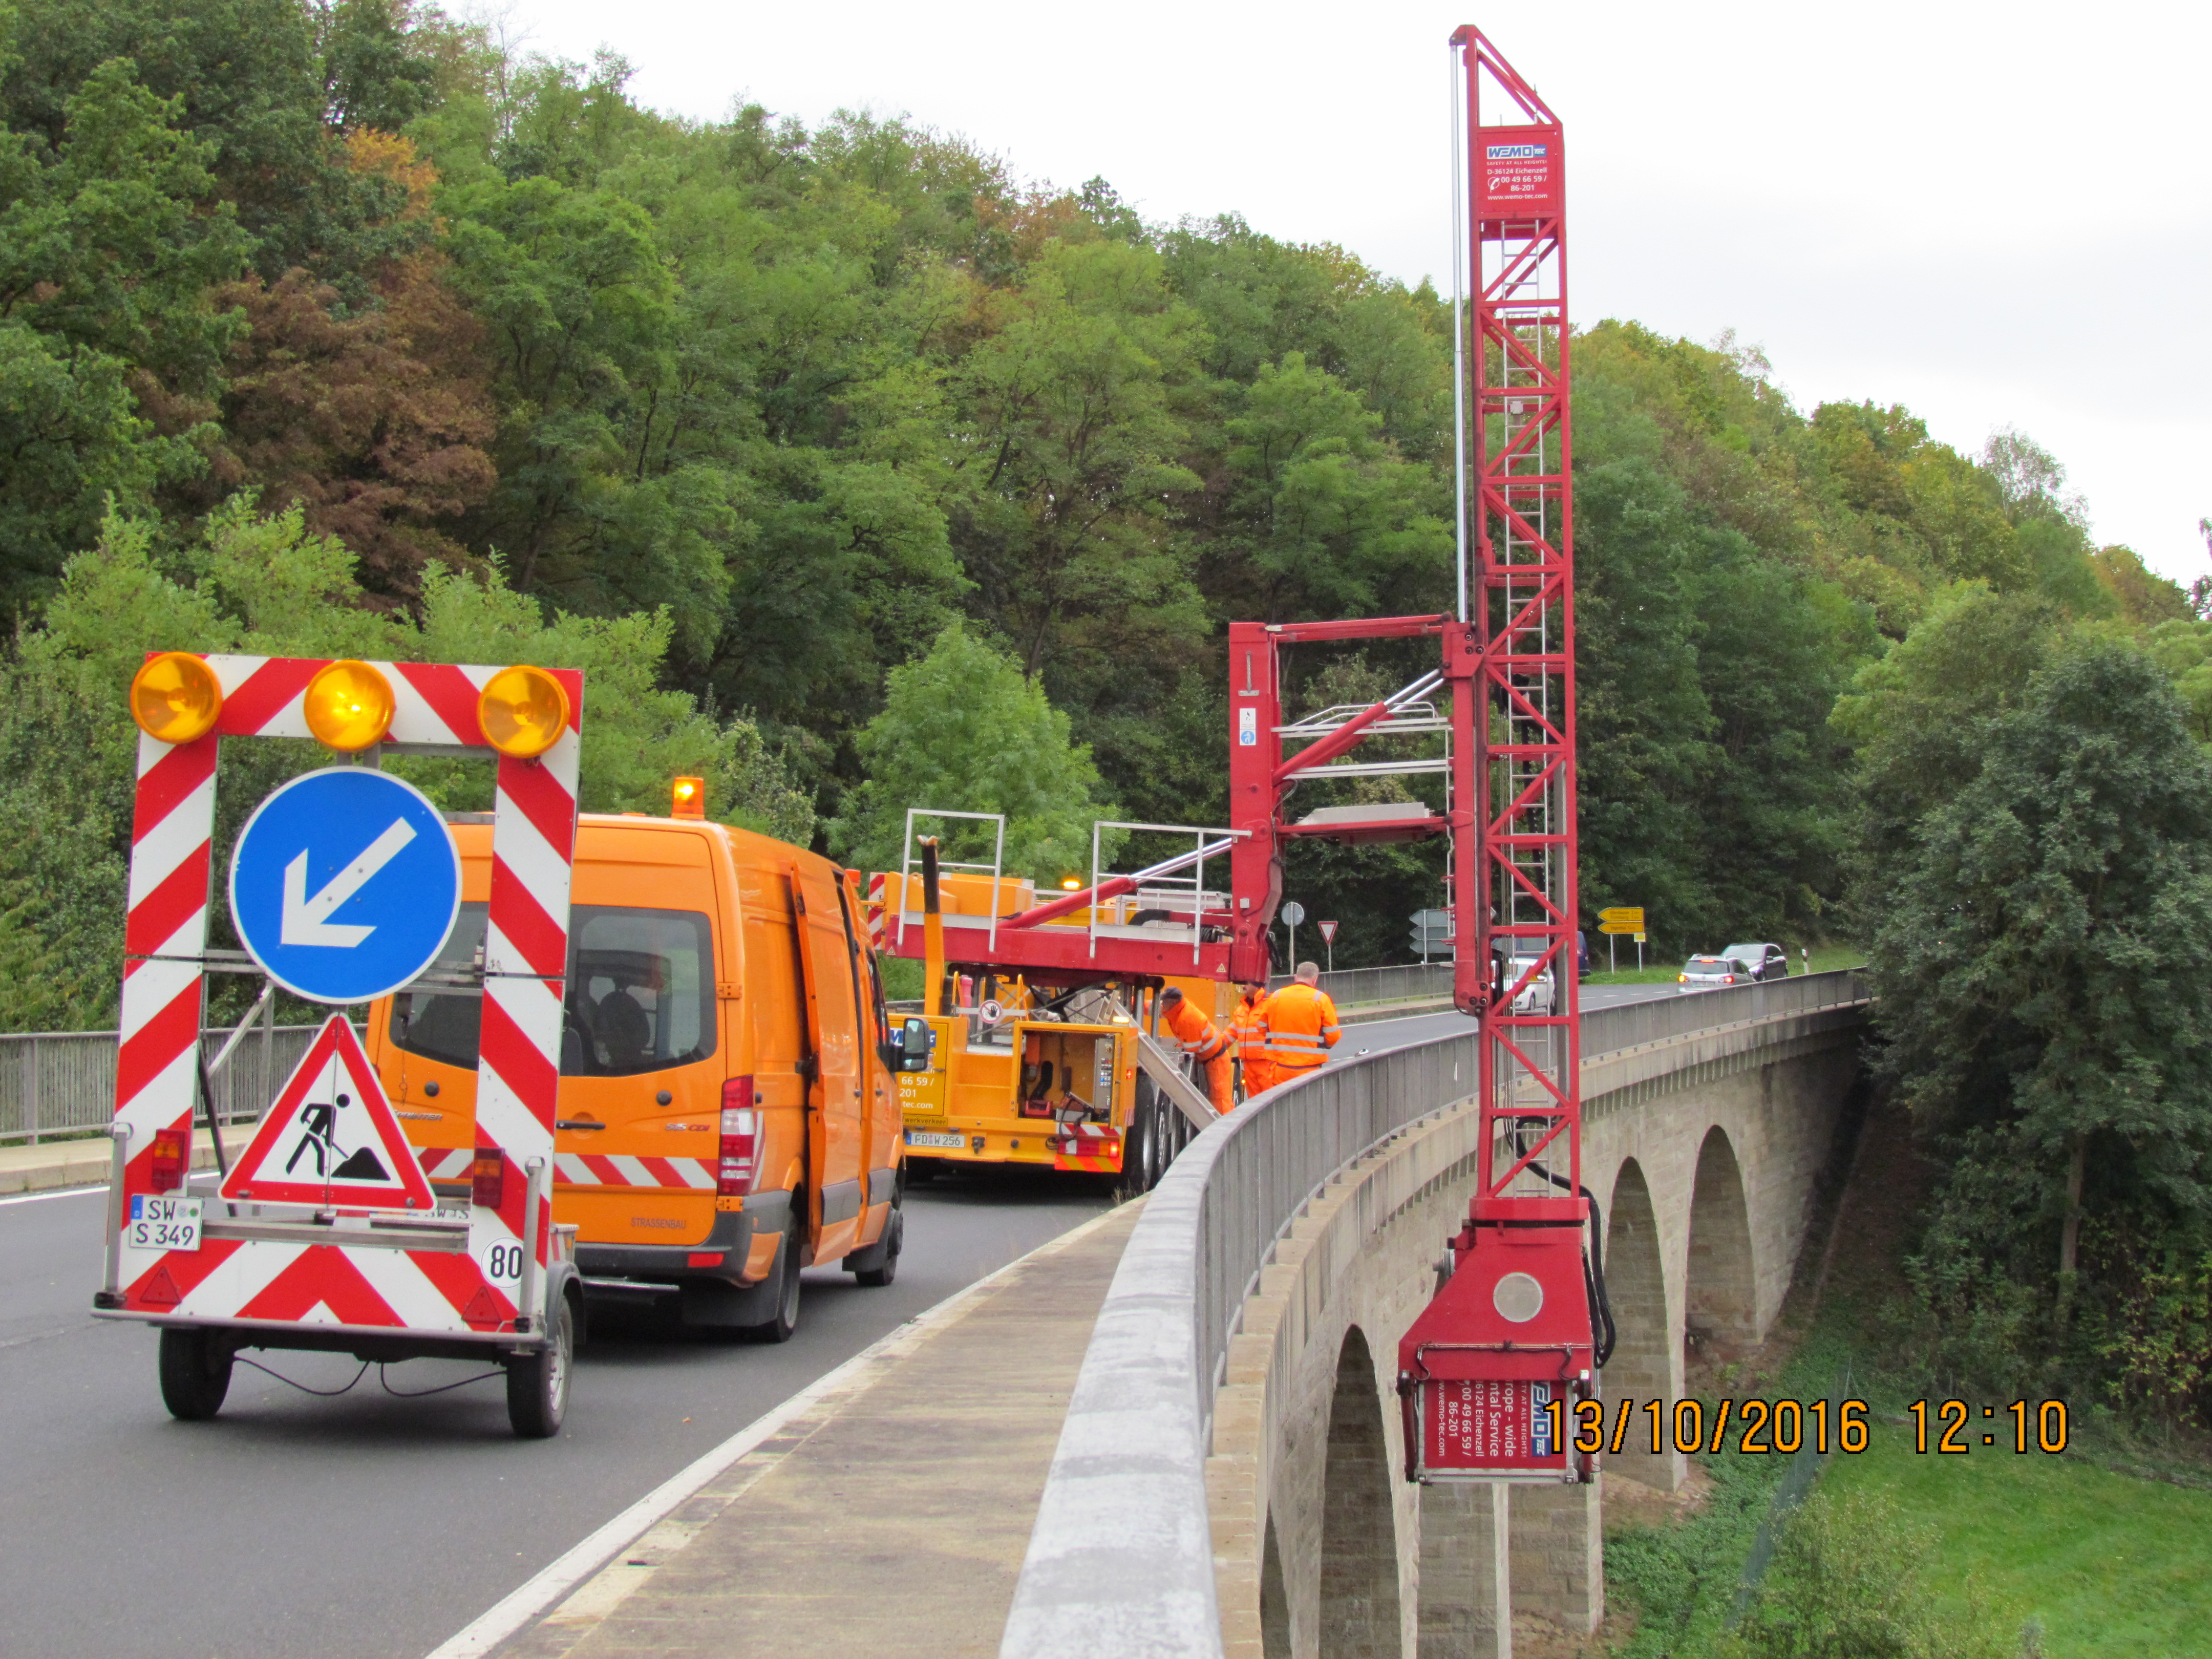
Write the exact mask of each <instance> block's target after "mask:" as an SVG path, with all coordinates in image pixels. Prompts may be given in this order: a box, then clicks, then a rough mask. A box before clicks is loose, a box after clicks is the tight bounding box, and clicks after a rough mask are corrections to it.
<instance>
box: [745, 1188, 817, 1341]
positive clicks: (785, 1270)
mask: <svg viewBox="0 0 2212 1659" xmlns="http://www.w3.org/2000/svg"><path fill="white" fill-rule="evenodd" d="M791 1198H792V1205H791V1219H790V1221H789V1222H788V1223H787V1224H786V1225H785V1227H784V1231H783V1248H782V1249H780V1250H778V1251H777V1252H776V1253H775V1261H776V1270H777V1271H778V1272H779V1273H781V1274H782V1275H783V1277H782V1278H781V1279H778V1280H777V1281H776V1293H775V1317H774V1318H773V1319H770V1320H769V1321H767V1322H765V1323H763V1324H759V1325H748V1326H746V1327H745V1328H744V1331H743V1332H742V1333H741V1334H742V1335H743V1336H744V1339H745V1340H746V1341H748V1342H788V1341H790V1340H791V1334H792V1333H793V1331H795V1330H797V1329H798V1328H799V1249H800V1248H801V1244H800V1241H801V1240H802V1239H804V1238H805V1236H806V1235H805V1226H806V1220H805V1200H804V1199H803V1197H802V1196H801V1194H798V1193H793V1194H792V1195H791Z"/></svg>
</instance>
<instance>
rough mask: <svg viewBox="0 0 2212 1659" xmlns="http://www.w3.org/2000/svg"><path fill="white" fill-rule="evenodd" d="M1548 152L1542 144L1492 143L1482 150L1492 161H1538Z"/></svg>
mask: <svg viewBox="0 0 2212 1659" xmlns="http://www.w3.org/2000/svg"><path fill="white" fill-rule="evenodd" d="M1549 154H1550V151H1549V150H1548V149H1546V147H1545V146H1543V145H1542V144H1492V145H1491V146H1490V147H1489V149H1486V150H1485V151H1484V152H1483V155H1484V156H1485V157H1486V159H1487V160H1489V161H1541V160H1543V158H1544V157H1545V156H1546V155H1549Z"/></svg>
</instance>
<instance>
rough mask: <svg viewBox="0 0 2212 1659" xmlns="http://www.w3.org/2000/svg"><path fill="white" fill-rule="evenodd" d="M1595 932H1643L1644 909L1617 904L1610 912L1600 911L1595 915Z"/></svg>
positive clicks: (1637, 906)
mask: <svg viewBox="0 0 2212 1659" xmlns="http://www.w3.org/2000/svg"><path fill="white" fill-rule="evenodd" d="M1597 930H1598V932H1599V933H1642V932H1643V931H1644V907H1643V906H1642V905H1640V904H1639V905H1626V904H1617V905H1615V906H1613V908H1611V909H1610V910H1601V911H1599V912H1598V913H1597Z"/></svg>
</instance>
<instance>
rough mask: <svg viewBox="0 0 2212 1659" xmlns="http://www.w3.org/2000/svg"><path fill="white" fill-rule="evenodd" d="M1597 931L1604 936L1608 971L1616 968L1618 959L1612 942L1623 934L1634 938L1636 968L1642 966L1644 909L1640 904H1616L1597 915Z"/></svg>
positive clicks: (1618, 963) (1618, 962)
mask: <svg viewBox="0 0 2212 1659" xmlns="http://www.w3.org/2000/svg"><path fill="white" fill-rule="evenodd" d="M1597 930H1598V932H1599V933H1603V934H1604V935H1605V936H1606V941H1605V961H1606V966H1607V969H1615V968H1618V967H1619V965H1620V957H1618V956H1617V955H1616V954H1615V953H1614V945H1613V940H1615V939H1618V938H1620V935H1621V934H1623V933H1633V934H1634V935H1635V936H1636V946H1637V949H1636V966H1637V968H1638V969H1639V970H1640V969H1642V968H1643V966H1644V907H1643V906H1642V905H1640V904H1616V905H1614V906H1613V907H1612V908H1609V909H1605V910H1601V911H1599V912H1598V913H1597Z"/></svg>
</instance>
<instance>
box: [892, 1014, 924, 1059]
mask: <svg viewBox="0 0 2212 1659" xmlns="http://www.w3.org/2000/svg"><path fill="white" fill-rule="evenodd" d="M898 1068H899V1070H901V1071H902V1072H926V1071H927V1070H928V1069H929V1022H928V1021H927V1020H926V1019H913V1018H909V1019H908V1021H907V1022H906V1024H905V1025H904V1027H903V1028H902V1030H900V1032H899V1064H898Z"/></svg>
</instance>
